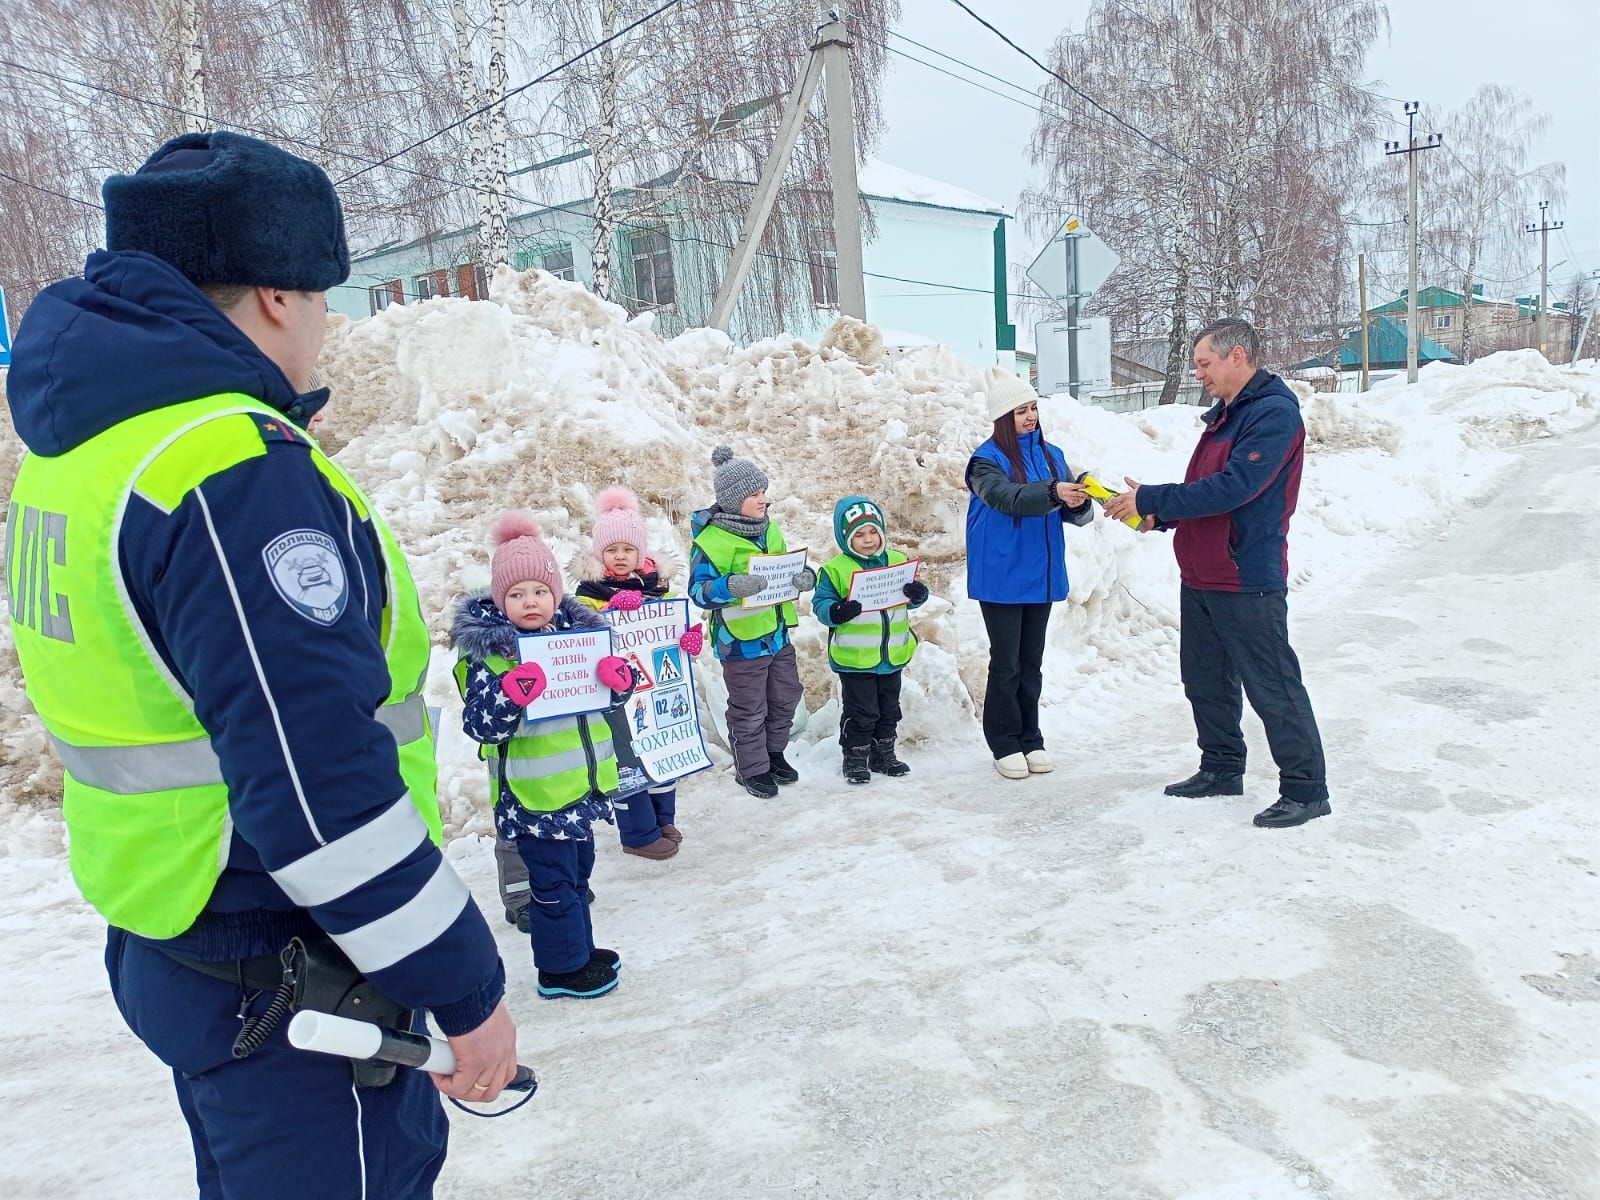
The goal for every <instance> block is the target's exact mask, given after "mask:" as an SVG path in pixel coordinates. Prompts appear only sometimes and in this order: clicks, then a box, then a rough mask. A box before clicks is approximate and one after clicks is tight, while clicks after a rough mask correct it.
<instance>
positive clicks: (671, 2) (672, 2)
mask: <svg viewBox="0 0 1600 1200" xmlns="http://www.w3.org/2000/svg"><path fill="white" fill-rule="evenodd" d="M681 2H682V0H667V2H666V3H665V4H663V5H661V7H660V8H657V9H654V10H653V11H651V12H647V13H645V15H644V16H642V17H640V18H639V19H638V20H636V21H633V22H630V23H629V24H627V25H625V26H623V27H622V28H621V29H619V30H617V32H615V33H613V34H612V35H611V36H610V37H607V38H602V39H601V40H600V41H598V42H596V43H595V44H594V45H592V46H590V47H588V49H586V50H582V51H580V52H579V53H577V54H574V55H573V56H572V57H571V58H569V59H567V61H566V62H564V63H561V64H559V65H557V66H554V67H551V68H550V69H549V70H548V71H546V72H545V73H544V74H543V75H539V76H536V77H535V78H533V79H530V80H528V82H527V83H523V84H519V85H517V86H516V87H514V88H512V89H511V90H510V91H509V92H507V93H506V94H505V95H503V96H501V97H500V98H499V99H498V100H491V101H490V102H489V103H488V104H485V105H483V106H481V107H480V108H476V109H474V110H473V111H472V112H469V113H467V114H466V116H464V117H462V118H460V119H459V120H457V121H452V122H451V123H450V124H448V125H446V126H444V127H443V128H442V129H436V130H434V131H433V132H432V133H430V134H429V135H428V136H427V137H425V138H419V139H418V140H417V141H415V142H412V143H411V144H410V145H409V146H402V147H400V149H398V150H396V151H395V152H394V153H393V154H391V155H389V156H388V157H386V158H380V159H379V160H378V161H377V162H375V163H372V164H371V165H369V166H365V167H362V168H361V170H359V171H353V172H351V173H350V174H349V175H346V176H345V177H344V178H343V179H339V180H335V184H336V185H337V184H343V183H349V182H350V181H351V180H352V179H355V178H357V177H358V176H361V175H365V174H366V173H367V172H368V171H371V170H374V169H376V168H378V167H381V166H385V165H387V164H388V163H390V162H393V161H394V160H395V159H397V158H399V157H400V156H401V155H402V154H409V153H411V151H413V150H416V149H418V148H419V147H422V146H426V145H427V144H428V143H429V142H431V141H433V139H434V138H436V137H441V136H443V135H444V134H446V133H449V132H450V131H451V130H452V129H459V128H460V127H461V126H463V125H465V124H466V123H467V122H468V121H471V120H473V119H474V118H476V117H481V116H482V115H483V114H484V113H486V112H488V111H489V110H490V109H493V108H497V107H499V106H500V105H503V104H504V103H505V102H506V101H507V100H509V99H511V97H513V96H516V95H520V94H521V93H522V92H525V91H527V90H528V89H529V88H531V87H533V86H534V85H535V84H538V83H543V82H545V81H546V80H547V79H551V78H554V77H555V76H557V75H559V74H561V72H562V71H565V70H566V69H567V68H568V67H570V66H572V65H573V64H575V63H578V62H581V61H583V60H584V59H586V58H588V57H589V55H591V54H593V53H594V52H595V51H596V50H599V49H602V48H603V47H605V46H609V45H610V44H611V43H612V42H614V41H616V40H617V39H618V38H620V37H622V36H623V35H625V34H629V33H632V32H633V31H634V30H635V29H637V28H639V26H641V25H643V24H645V23H646V22H647V21H653V20H654V19H655V18H656V17H659V16H660V15H661V14H662V13H664V12H666V11H667V10H668V9H669V8H676V7H677V6H678V4H680V3H681Z"/></svg>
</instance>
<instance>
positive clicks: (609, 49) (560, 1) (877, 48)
mask: <svg viewBox="0 0 1600 1200" xmlns="http://www.w3.org/2000/svg"><path fill="white" fill-rule="evenodd" d="M658 4H659V0H535V9H534V11H535V13H536V14H537V28H538V29H539V31H540V33H541V35H542V36H541V38H540V41H539V45H540V46H541V47H542V49H543V53H542V55H541V57H543V58H545V59H549V60H560V59H564V58H566V57H570V56H571V55H572V54H574V53H577V52H578V51H579V50H582V49H583V48H586V47H588V46H591V45H594V44H595V43H597V42H601V41H604V40H605V39H607V38H609V37H611V36H612V35H613V34H615V33H617V32H618V31H619V30H623V29H626V28H627V27H628V26H629V25H630V24H631V23H632V22H634V21H636V20H638V19H639V18H640V17H642V16H644V15H645V14H647V13H649V12H651V11H652V10H653V9H655V8H656V7H658ZM898 11H899V6H898V3H897V0H863V2H862V3H857V4H855V5H853V6H851V10H850V13H849V15H848V17H847V23H848V26H849V28H850V29H851V30H852V31H853V32H854V33H858V34H860V35H861V36H859V37H857V38H856V40H855V45H854V48H853V49H852V52H851V54H852V84H853V87H852V95H853V99H854V103H855V110H856V118H857V136H858V153H860V154H861V155H865V154H866V153H867V152H868V151H869V150H870V148H871V147H872V145H873V144H874V142H875V139H876V137H877V134H878V130H879V128H880V123H881V107H880V103H879V92H880V89H881V81H882V75H883V67H884V59H885V54H884V51H883V49H882V46H881V43H882V42H883V40H884V39H885V37H886V35H887V29H888V27H889V25H890V24H891V23H892V22H893V21H894V19H895V18H896V17H897V15H898ZM820 14H821V10H820V8H819V6H818V5H817V3H816V0H742V2H741V0H692V2H687V3H684V4H681V5H679V6H677V7H676V8H674V9H669V10H668V11H667V12H665V13H662V14H661V15H659V16H657V17H655V18H653V19H652V20H650V21H648V22H647V23H645V24H643V25H641V26H639V27H638V28H636V29H634V30H632V31H631V32H629V33H627V34H625V35H624V36H622V37H619V38H618V39H617V40H616V41H614V42H611V43H609V44H608V45H606V46H603V47H602V48H601V49H600V50H599V51H597V52H596V53H595V54H593V55H591V56H590V57H588V58H586V59H585V60H583V61H582V62H581V63H579V64H577V65H576V66H575V67H573V68H572V69H571V70H569V71H568V72H567V73H565V74H564V75H563V77H562V78H561V79H560V80H559V81H557V83H556V84H555V85H554V86H553V87H552V89H551V91H550V93H549V94H548V95H547V96H546V97H544V98H543V104H544V107H543V109H542V110H541V111H540V112H539V113H538V115H537V116H536V117H535V118H534V121H535V123H536V124H537V125H538V127H539V128H540V129H541V130H545V131H548V132H553V133H555V134H557V135H560V136H565V137H567V138H568V139H570V140H572V141H575V142H577V143H578V144H579V145H581V146H582V147H583V148H585V149H586V150H587V151H588V155H587V157H586V158H585V159H584V160H583V161H584V163H585V166H586V168H587V170H588V172H589V182H590V185H591V186H590V203H589V206H588V207H589V211H590V213H591V215H592V219H593V222H594V227H593V231H592V239H591V253H592V255H593V259H594V264H595V290H596V292H597V293H599V294H600V295H602V296H605V297H607V298H611V299H617V300H620V301H622V302H624V303H628V304H630V305H632V306H634V307H640V306H643V305H644V302H645V299H646V298H641V297H638V296H636V295H632V294H631V291H632V288H633V286H634V282H635V281H634V280H632V279H631V278H629V277H628V274H629V273H628V272H618V271H617V270H616V269H615V268H614V267H613V264H612V255H613V251H614V248H615V246H616V244H617V239H618V237H619V235H621V234H625V233H628V232H630V231H638V230H642V229H650V230H656V231H659V232H660V233H661V234H662V235H663V236H665V237H668V238H669V239H672V246H673V256H674V259H675V260H677V261H680V262H681V263H682V265H683V267H684V268H685V270H686V272H687V273H689V274H692V275H693V276H694V277H695V278H696V279H698V280H700V281H701V282H702V283H709V287H708V288H707V289H706V290H707V291H708V292H709V291H714V289H715V281H716V280H717V279H718V278H719V277H720V276H721V274H722V272H723V270H724V269H725V268H726V266H727V258H728V255H729V253H730V251H731V247H732V246H733V244H734V242H735V240H736V239H737V237H738V233H739V228H740V225H741V223H742V221H743V216H744V212H745V208H746V206H747V205H748V204H749V201H750V197H751V192H752V185H753V184H754V182H755V181H756V179H757V178H758V177H759V175H760V172H761V167H762V164H763V163H764V162H765V160H766V157H767V155H768V153H769V152H770V149H771V146H772V142H773V138H774V135H775V132H776V127H777V122H778V119H779V116H780V115H781V109H782V98H783V97H784V96H785V95H786V94H787V92H788V91H789V89H790V87H791V86H792V84H793V82H794V78H795V73H796V72H797V71H798V70H799V69H801V67H802V66H803V64H804V61H805V58H806V55H807V52H808V50H809V48H810V46H811V43H812V41H813V40H814V37H815V31H816V29H817V27H818V25H819V24H820V23H821V15H820ZM819 94H820V92H819ZM819 103H820V102H819ZM829 179H830V177H829V172H828V160H827V135H826V128H825V122H824V121H823V120H822V118H821V115H820V111H814V112H813V113H812V114H809V115H808V117H807V119H806V122H805V124H804V126H803V129H802V133H801V138H800V143H799V145H798V146H797V148H796V151H795V154H794V157H793V159H792V161H791V165H790V170H789V174H788V176H787V178H786V181H785V185H784V187H783V188H782V190H781V192H780V195H779V197H778V202H777V204H776V206H775V208H774V211H773V217H772V219H771V220H770V221H769V223H768V226H767V230H766V232H765V234H764V235H763V239H762V243H761V247H760V256H759V257H758V261H757V266H756V269H755V271H754V272H753V273H752V277H751V281H750V283H749V284H748V285H747V287H746V289H745V297H746V299H745V302H744V303H742V304H741V306H740V309H739V311H738V312H737V313H736V314H735V329H736V333H737V335H738V336H754V335H759V334H766V333H773V332H776V331H777V330H778V329H780V328H782V327H783V326H784V325H785V324H787V323H788V322H789V321H790V320H791V319H792V318H793V317H794V316H795V315H796V314H797V313H798V312H799V311H800V310H801V308H802V307H804V308H807V309H809V308H810V306H811V303H812V297H811V294H810V281H811V266H812V264H813V261H814V260H815V259H816V256H817V255H818V254H819V253H820V252H821V251H823V250H826V249H828V248H830V247H831V243H832V232H831V230H832V201H831V193H830V190H829V187H830V184H829ZM533 184H534V186H538V181H537V180H534V181H533ZM541 199H547V200H548V201H549V202H551V203H563V202H570V201H571V200H572V199H573V197H571V196H568V195H547V196H543V197H541ZM683 302H684V304H688V303H698V300H696V301H693V302H691V301H689V299H688V298H687V297H684V298H683ZM706 302H707V303H709V294H708V295H707V297H706ZM678 309H679V311H678V312H677V313H676V314H674V316H675V320H676V321H677V322H678V323H680V324H681V323H683V322H685V321H688V320H691V319H702V318H703V317H704V315H705V314H704V313H700V312H698V311H688V312H686V311H683V304H680V305H679V306H678Z"/></svg>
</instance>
